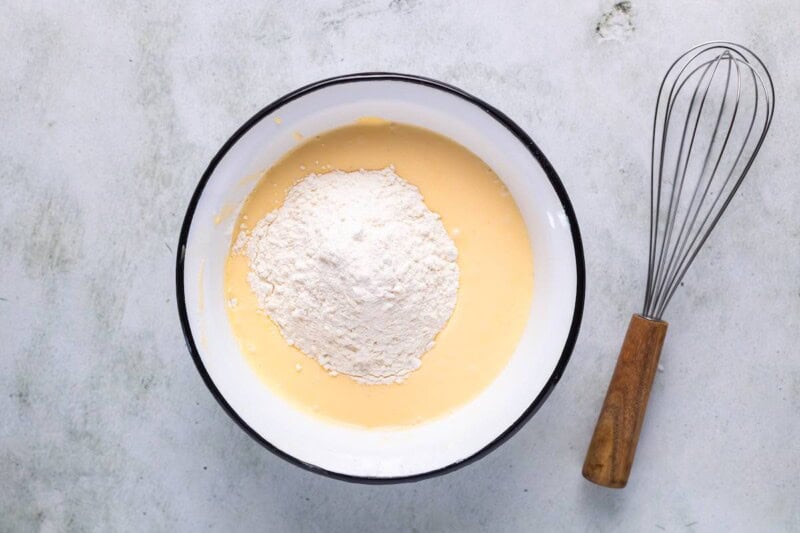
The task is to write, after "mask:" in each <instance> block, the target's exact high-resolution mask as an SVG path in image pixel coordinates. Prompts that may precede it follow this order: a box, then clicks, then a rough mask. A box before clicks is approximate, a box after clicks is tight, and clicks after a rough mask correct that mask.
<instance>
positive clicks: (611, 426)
mask: <svg viewBox="0 0 800 533" xmlns="http://www.w3.org/2000/svg"><path fill="white" fill-rule="evenodd" d="M666 334H667V323H666V322H663V321H661V320H650V319H647V318H644V317H643V316H641V315H633V317H631V322H630V324H629V325H628V333H627V334H626V335H625V341H624V342H623V343H622V349H621V350H620V352H619V358H618V359H617V366H616V368H615V369H614V375H613V376H612V377H611V383H609V385H608V392H606V399H605V401H604V402H603V408H602V409H601V411H600V417H599V418H598V419H597V426H596V427H595V429H594V435H592V442H591V443H590V444H589V451H588V452H586V461H585V462H584V463H583V477H585V478H586V479H588V480H589V481H591V482H593V483H597V484H598V485H602V486H604V487H611V488H616V489H621V488H623V487H624V486H625V485H626V484H627V483H628V477H629V476H630V473H631V467H632V466H633V456H634V454H635V453H636V444H637V443H638V442H639V432H640V431H641V430H642V422H643V421H644V413H645V410H646V409H647V400H648V398H649V397H650V389H651V388H652V386H653V379H654V378H655V374H656V369H657V368H658V357H659V356H660V355H661V346H663V344H664V337H665V336H666Z"/></svg>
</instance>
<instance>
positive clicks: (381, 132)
mask: <svg viewBox="0 0 800 533" xmlns="http://www.w3.org/2000/svg"><path fill="white" fill-rule="evenodd" d="M389 165H393V166H394V168H395V171H396V172H397V174H398V175H400V176H401V177H402V178H404V179H406V180H407V181H409V182H410V183H412V184H414V185H416V186H417V187H418V188H419V190H420V192H421V193H422V195H423V197H424V199H425V203H426V204H427V206H428V207H429V208H430V209H431V210H432V211H434V212H436V213H439V214H440V215H441V217H442V222H443V223H444V226H445V228H446V229H447V231H448V233H449V234H450V236H451V237H452V238H453V240H454V241H455V243H456V246H457V248H458V266H459V269H460V280H459V282H460V286H459V290H458V301H457V303H456V307H455V310H454V312H453V316H452V317H451V318H450V321H449V322H448V323H447V325H446V326H445V328H444V329H443V330H442V332H441V333H440V334H439V335H438V337H437V338H436V345H435V346H434V348H433V349H432V350H430V351H429V352H427V353H426V354H425V355H424V356H423V357H422V367H421V368H420V369H419V370H417V371H415V372H413V373H412V374H411V375H410V376H409V377H408V378H407V379H406V380H405V381H404V382H403V383H400V384H392V385H364V384H359V383H357V382H355V381H354V380H352V379H350V378H348V377H347V376H343V375H339V376H336V377H333V376H331V375H329V374H328V373H327V372H326V371H325V370H323V368H322V367H321V366H320V365H319V364H318V363H317V362H316V361H315V360H313V359H311V358H310V357H307V356H305V355H304V354H303V353H302V352H300V351H299V350H297V349H296V348H294V347H291V346H289V345H288V344H286V342H285V341H284V339H283V337H282V336H281V334H280V331H279V330H278V328H277V326H276V325H275V324H274V323H273V322H272V321H271V320H270V319H269V318H268V317H267V316H266V315H264V314H263V313H262V312H260V311H259V310H258V308H257V303H256V298H255V295H254V294H253V293H252V291H251V290H250V286H249V284H248V282H247V271H248V261H247V258H246V257H245V256H242V255H233V254H231V255H229V257H228V261H227V264H226V268H225V296H226V298H227V299H228V301H235V302H236V305H234V306H229V307H228V318H229V320H230V323H231V326H232V328H233V331H234V333H235V335H236V336H237V338H238V339H239V341H240V344H241V347H242V353H243V354H244V356H245V357H246V358H247V360H248V362H249V363H250V365H251V366H252V368H253V370H254V371H255V372H256V374H257V375H258V376H259V377H260V378H261V379H262V380H263V381H264V383H265V384H266V385H267V386H268V387H269V388H270V389H271V390H273V391H275V392H276V393H277V394H279V395H281V396H282V397H284V398H286V399H287V400H289V401H291V402H292V403H293V404H295V405H296V406H297V407H299V408H300V409H303V410H306V411H310V412H313V413H315V414H316V415H318V416H322V417H325V418H328V419H333V420H336V421H340V422H345V423H351V424H357V425H361V426H367V427H376V426H400V425H409V424H415V423H419V422H422V421H425V420H429V419H431V418H435V417H438V416H441V415H444V414H446V413H448V412H450V411H452V410H453V409H455V408H457V407H458V406H460V405H462V404H464V403H466V402H468V401H469V400H471V399H472V398H474V397H475V396H477V395H478V393H480V392H481V391H482V390H483V389H484V388H485V387H486V386H487V385H489V383H491V381H492V380H493V379H494V378H495V377H496V376H497V375H498V374H499V373H500V371H501V370H502V369H503V367H504V366H505V365H506V363H507V362H508V360H509V358H510V357H511V355H512V353H513V352H514V349H515V348H516V346H517V343H518V342H519V339H520V337H521V335H522V331H523V329H524V327H525V323H526V322H527V320H528V315H529V310H530V306H531V297H532V291H533V257H532V254H531V247H530V242H529V240H528V234H527V231H526V229H525V224H524V222H523V220H522V216H521V215H520V213H519V209H518V208H517V206H516V204H515V203H514V200H513V198H512V197H511V195H510V194H509V192H508V190H507V189H506V187H505V185H503V183H502V182H501V181H500V180H499V179H498V177H497V176H496V175H495V173H494V172H493V171H492V170H491V169H490V168H489V167H488V166H487V165H486V164H485V163H484V162H483V161H481V159H479V158H478V157H477V156H476V155H474V154H473V153H472V152H470V151H469V150H467V149H466V148H464V147H463V146H461V145H459V144H457V143H455V142H453V141H451V140H450V139H447V138H445V137H443V136H441V135H438V134H436V133H433V132H431V131H428V130H424V129H421V128H416V127H413V126H408V125H404V124H397V123H389V122H386V121H382V120H375V119H370V120H361V121H359V122H358V123H357V124H354V125H352V126H346V127H343V128H339V129H336V130H332V131H329V132H326V133H324V134H322V135H319V136H317V137H314V138H311V139H308V140H307V141H305V142H304V143H303V144H301V145H299V146H298V147H297V148H295V149H294V150H292V151H291V152H289V153H288V154H287V155H286V156H284V157H283V158H282V159H281V160H280V161H278V162H277V163H276V164H275V165H274V166H273V167H272V168H270V169H269V170H267V171H266V172H265V173H264V175H263V177H262V178H261V180H260V181H259V183H258V184H257V185H256V187H255V189H254V190H253V192H252V193H251V194H250V196H249V197H248V198H247V200H246V201H245V203H244V205H243V207H242V210H241V212H240V213H239V218H238V220H237V221H236V224H235V226H234V227H235V228H236V230H235V231H234V234H233V240H232V241H231V242H232V243H233V242H236V238H237V236H238V232H239V231H242V229H241V228H244V229H246V230H249V229H251V228H252V227H253V226H254V225H255V224H256V222H258V221H259V220H260V219H261V218H262V217H264V215H266V214H267V213H269V212H270V211H272V210H274V209H276V208H278V207H280V205H281V204H282V203H283V201H284V198H285V196H286V191H287V190H288V189H289V188H290V187H291V186H292V185H293V184H295V183H296V182H297V181H298V180H300V179H302V178H303V177H305V176H307V175H308V174H310V173H324V172H327V171H330V170H333V169H338V170H344V171H354V170H359V169H362V168H363V169H376V170H377V169H382V168H385V167H387V166H389Z"/></svg>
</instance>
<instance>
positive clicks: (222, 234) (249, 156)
mask: <svg viewBox="0 0 800 533" xmlns="http://www.w3.org/2000/svg"><path fill="white" fill-rule="evenodd" d="M362 117H380V118H383V119H386V120H392V121H396V122H403V123H407V124H412V125H415V126H419V127H423V128H427V129H429V130H432V131H435V132H437V133H439V134H441V135H444V136H446V137H449V138H450V139H453V140H454V141H456V142H458V143H460V144H462V145H463V146H465V147H466V148H468V149H469V150H471V151H472V152H473V153H475V154H477V155H478V156H479V157H480V158H481V159H483V161H484V162H486V163H487V164H488V165H489V166H490V167H492V169H493V170H494V171H495V173H496V174H497V175H498V176H499V177H500V178H501V179H502V180H503V182H504V183H505V184H506V186H507V187H508V190H509V191H510V192H511V194H512V195H513V197H514V199H515V200H516V203H517V205H518V206H519V209H520V212H521V213H522V217H523V219H524V221H525V224H526V227H527V230H528V234H529V237H530V242H531V246H532V250H533V257H534V288H533V302H532V306H531V310H530V318H529V320H528V324H527V326H526V328H525V331H524V333H523V336H522V339H521V340H520V342H519V345H518V347H517V349H516V351H515V352H514V354H513V355H512V357H511V359H510V361H509V363H508V365H507V366H506V367H505V369H504V370H503V371H502V372H501V373H500V374H499V376H498V377H497V378H496V379H495V380H494V381H493V382H492V383H491V384H490V385H489V387H487V388H486V389H485V390H484V391H483V392H481V393H480V394H479V395H478V396H477V397H476V398H475V399H474V400H472V401H470V402H469V403H467V404H466V405H463V406H462V407H460V408H458V409H457V410H455V411H454V412H452V413H450V414H449V415H446V416H444V417H441V418H439V419H435V420H432V421H429V422H426V423H423V424H419V425H415V426H411V427H402V428H392V429H367V428H359V427H351V426H347V425H340V424H335V423H332V422H328V421H326V420H323V419H321V418H317V417H314V416H312V415H309V414H307V413H305V412H303V411H300V410H298V409H296V408H295V407H293V406H292V405H291V404H290V403H288V402H287V401H286V400H284V399H282V398H281V397H280V396H278V395H276V394H275V393H274V392H272V391H271V390H270V389H269V388H267V386H265V385H264V384H263V383H262V382H261V381H260V380H259V378H258V377H257V376H256V375H255V374H254V372H253V371H251V369H250V367H249V365H248V363H247V362H246V360H245V358H244V357H243V356H242V355H241V353H240V349H239V345H238V343H237V340H236V339H235V338H234V336H233V333H232V331H231V328H230V326H229V324H228V319H227V315H226V310H225V301H224V296H223V272H224V265H225V260H226V257H227V254H228V249H229V245H230V239H231V232H232V226H233V224H234V222H235V220H236V208H237V206H239V205H240V204H241V202H242V201H243V200H244V199H245V198H246V197H247V195H248V193H249V192H250V191H251V190H252V188H253V187H254V186H255V180H254V179H248V178H250V177H253V176H257V175H258V174H259V173H261V172H262V171H264V170H265V169H267V168H269V167H270V166H271V165H272V164H273V163H274V162H275V161H277V160H278V159H279V158H280V157H281V156H282V155H283V154H285V153H286V152H287V151H289V150H291V149H292V148H293V147H294V146H296V143H297V141H296V139H295V138H294V136H293V132H295V131H301V132H303V134H304V135H306V136H313V135H316V134H318V133H321V132H324V131H327V130H331V129H333V128H336V127H339V126H344V125H347V124H352V123H354V122H355V121H356V120H358V119H359V118H362ZM176 275H177V300H178V309H179V313H180V320H181V325H182V327H183V333H184V335H185V337H186V344H187V346H188V348H189V352H190V353H191V355H192V358H193V359H194V362H195V365H196V366H197V369H198V371H199V372H200V375H201V376H202V378H203V380H204V381H205V383H206V385H207V386H208V388H209V389H210V391H211V393H212V394H213V395H214V397H215V398H216V399H217V400H218V401H219V403H220V405H221V406H222V407H223V409H224V410H225V411H226V412H227V413H228V414H229V415H230V416H231V418H233V420H235V421H236V422H237V423H238V424H239V426H241V427H242V429H244V430H245V431H246V432H247V433H248V434H249V435H250V436H251V437H253V438H254V439H255V440H257V441H258V442H259V443H261V444H262V445H264V446H265V447H266V448H267V449H269V450H271V451H272V452H274V453H276V454H277V455H279V456H281V457H283V458H284V459H286V460H288V461H290V462H292V463H294V464H296V465H299V466H302V467H304V468H307V469H309V470H313V471H315V472H319V473H322V474H326V475H329V476H333V477H336V478H340V479H346V480H350V481H362V482H396V481H409V480H416V479H421V478H424V477H428V476H432V475H435V474H440V473H444V472H448V471H450V470H453V469H455V468H457V467H458V466H461V465H464V464H466V463H468V462H470V461H473V460H475V459H477V458H479V457H481V456H483V455H484V454H486V453H488V452H489V451H490V450H492V449H493V448H495V447H496V446H498V445H499V444H500V443H501V442H503V441H504V440H505V439H507V438H508V437H509V436H511V435H512V434H513V433H514V432H515V431H517V430H518V429H519V428H520V427H521V426H522V425H523V424H524V423H525V422H526V421H527V420H528V419H529V418H530V416H531V415H532V414H533V413H534V412H535V411H536V410H537V409H538V408H539V407H540V406H541V404H542V402H544V400H545V399H546V398H547V396H548V394H549V393H550V392H551V391H552V389H553V387H554V386H555V384H556V382H557V381H558V380H559V378H560V377H561V374H562V373H563V372H564V368H565V367H566V364H567V361H568V359H569V356H570V353H571V351H572V348H573V346H574V344H575V340H576V337H577V335H578V328H579V326H580V321H581V314H582V310H583V299H584V284H585V279H584V278H585V275H584V262H583V249H582V246H581V239H580V232H579V230H578V223H577V220H576V218H575V213H574V212H573V209H572V206H571V205H570V202H569V198H568V196H567V193H566V191H565V190H564V187H563V185H562V184H561V181H560V179H559V177H558V175H557V174H556V172H555V170H554V169H553V167H552V166H551V165H550V163H549V162H548V161H547V159H546V158H545V156H544V154H542V152H541V151H540V150H539V149H538V148H537V146H536V144H534V142H533V141H532V140H531V139H530V137H528V135H527V134H526V133H525V132H524V131H523V130H522V129H521V128H520V127H519V126H517V125H516V124H515V123H514V122H512V121H511V120H510V119H509V118H508V117H507V116H505V115H504V114H503V113H501V112H500V111H498V110H497V109H495V108H494V107H492V106H490V105H489V104H487V103H486V102H483V101H481V100H480V99H478V98H476V97H474V96H471V95H469V94H467V93H465V92H464V91H461V90H459V89H456V88H455V87H452V86H450V85H446V84H444V83H441V82H438V81H435V80H431V79H427V78H422V77H418V76H410V75H404V74H391V73H367V74H353V75H347V76H341V77H337V78H331V79H327V80H323V81H320V82H317V83H313V84H311V85H308V86H306V87H303V88H301V89H298V90H296V91H294V92H292V93H290V94H287V95H286V96H284V97H283V98H280V99H278V100H277V101H276V102H274V103H272V104H270V105H268V106H267V107H265V108H264V109H262V110H261V111H259V112H258V113H257V114H256V115H255V116H254V117H253V118H251V119H250V120H248V121H247V122H246V123H245V124H244V125H243V126H242V127H241V128H239V129H238V130H237V131H236V133H234V134H233V136H231V138H230V139H229V140H228V141H227V142H226V143H225V144H224V145H223V146H222V148H221V149H220V150H219V152H218V153H217V155H216V156H214V158H213V159H212V160H211V163H210V164H209V166H208V169H207V170H206V171H205V173H204V174H203V176H202V178H201V179H200V182H199V184H198V185H197V189H196V190H195V192H194V195H193V196H192V199H191V201H190V203H189V207H188V209H187V212H186V217H185V219H184V222H183V227H182V229H181V234H180V242H179V247H178V257H177V272H176ZM497 282H498V283H503V280H498V281H497Z"/></svg>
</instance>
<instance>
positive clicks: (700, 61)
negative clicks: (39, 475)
mask: <svg viewBox="0 0 800 533" xmlns="http://www.w3.org/2000/svg"><path fill="white" fill-rule="evenodd" d="M774 101H775V91H774V89H773V86H772V78H771V77H770V75H769V72H768V71H767V68H766V67H765V66H764V63H763V62H762V61H761V60H760V59H759V58H758V57H757V56H756V55H755V54H753V52H751V51H750V50H748V49H747V48H745V47H743V46H740V45H737V44H734V43H729V42H711V43H706V44H702V45H699V46H696V47H694V48H692V49H691V50H689V51H687V52H686V53H685V54H683V55H682V56H681V57H679V58H678V59H677V60H676V61H675V62H674V63H673V64H672V66H671V67H670V68H669V70H668V71H667V74H666V76H665V77H664V79H663V81H662V82H661V87H660V88H659V91H658V98H657V100H656V111H655V118H654V120H653V144H652V153H651V157H652V158H651V166H650V249H649V261H648V269H647V288H646V291H645V297H644V306H643V309H642V313H641V314H634V315H633V317H632V318H631V321H630V324H629V326H628V332H627V334H626V335H625V340H624V342H623V344H622V349H621V350H620V354H619V359H618V360H617V366H616V368H615V370H614V375H613V376H612V378H611V383H610V384H609V386H608V392H607V393H606V398H605V401H604V403H603V407H602V410H601V412H600V417H599V418H598V421H597V426H596V427H595V430H594V435H593V436H592V441H591V444H590V445H589V451H588V452H587V454H586V461H585V462H584V465H583V475H584V477H585V478H586V479H588V480H589V481H592V482H594V483H597V484H599V485H603V486H607V487H613V488H622V487H624V486H625V485H626V484H627V482H628V477H629V475H630V471H631V467H632V465H633V458H634V454H635V452H636V444H637V442H638V440H639V433H640V431H641V428H642V422H643V420H644V413H645V409H646V407H647V400H648V398H649V396H650V389H651V387H652V384H653V379H654V377H655V372H656V369H657V367H658V358H659V356H660V354H661V347H662V345H663V343H664V338H665V336H666V333H667V322H665V321H663V320H662V319H661V317H662V316H663V314H664V311H665V309H666V307H667V305H669V302H670V300H671V299H672V297H673V295H674V294H675V291H676V289H677V288H678V286H679V285H680V284H681V280H682V279H683V277H684V275H685V274H686V271H687V270H688V269H689V267H690V266H691V264H692V262H693V261H694V259H695V257H696V256H697V254H698V252H699V251H700V249H701V248H702V247H703V244H704V243H705V242H706V239H708V236H709V234H710V233H711V231H712V230H713V229H714V227H715V226H716V225H717V222H719V219H720V217H721V216H722V214H723V212H724V211H725V209H726V208H727V207H728V204H729V203H730V201H731V199H732V198H733V195H734V194H735V193H736V191H737V189H738V188H739V185H741V183H742V180H744V178H745V176H746V175H747V172H748V170H750V167H751V166H752V164H753V161H754V159H755V157H756V155H757V154H758V151H759V149H760V148H761V145H762V143H763V142H764V138H765V137H766V135H767V130H768V129H769V126H770V123H771V122H772V114H773V107H774Z"/></svg>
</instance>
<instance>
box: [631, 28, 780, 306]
mask: <svg viewBox="0 0 800 533" xmlns="http://www.w3.org/2000/svg"><path fill="white" fill-rule="evenodd" d="M774 101H775V90H774V88H773V85H772V78H771V76H770V74H769V71H767V69H766V67H765V66H764V64H763V63H762V62H761V60H760V59H759V58H758V57H756V56H755V55H754V54H753V53H752V52H751V51H750V50H748V49H747V48H745V47H743V46H740V45H737V44H734V43H729V42H712V43H706V44H703V45H699V46H697V47H695V48H693V49H691V50H689V51H688V52H686V53H685V54H684V55H683V56H681V57H680V58H678V59H677V60H676V61H675V62H674V63H673V64H672V66H671V67H670V69H669V71H668V72H667V74H666V76H665V77H664V79H663V80H662V82H661V85H660V87H659V91H658V98H657V99H656V111H655V115H654V118H653V141H652V147H651V165H650V238H649V254H648V269H647V287H646V291H645V299H644V306H643V312H642V315H643V316H645V317H647V318H652V319H659V320H660V319H661V316H662V315H663V313H664V311H665V309H666V307H667V305H668V304H669V302H670V300H671V299H672V297H673V295H674V294H675V290H676V289H677V287H678V286H680V283H681V281H682V280H683V277H684V275H685V274H686V272H687V270H688V269H689V267H690V266H691V264H692V262H693V261H694V259H695V257H696V256H697V254H698V253H699V251H700V249H701V248H702V247H703V245H704V244H705V242H706V240H707V239H708V236H709V235H710V233H711V231H712V230H713V229H714V227H715V226H716V225H717V223H718V222H719V219H720V217H721V216H722V213H723V212H724V211H725V209H726V208H727V207H728V204H729V203H730V201H731V199H732V197H733V195H734V194H735V193H736V191H737V190H738V189H739V186H740V185H741V182H742V180H743V179H744V177H745V176H746V175H747V173H748V171H749V170H750V167H751V166H752V163H753V160H754V158H755V156H756V154H757V153H758V151H759V150H760V148H761V145H762V143H763V141H764V138H765V136H766V134H767V131H768V130H769V126H770V124H771V122H772V115H773V111H774Z"/></svg>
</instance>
